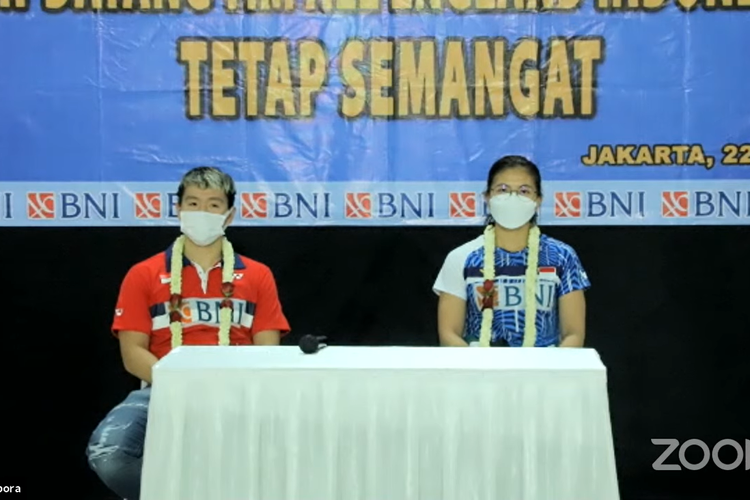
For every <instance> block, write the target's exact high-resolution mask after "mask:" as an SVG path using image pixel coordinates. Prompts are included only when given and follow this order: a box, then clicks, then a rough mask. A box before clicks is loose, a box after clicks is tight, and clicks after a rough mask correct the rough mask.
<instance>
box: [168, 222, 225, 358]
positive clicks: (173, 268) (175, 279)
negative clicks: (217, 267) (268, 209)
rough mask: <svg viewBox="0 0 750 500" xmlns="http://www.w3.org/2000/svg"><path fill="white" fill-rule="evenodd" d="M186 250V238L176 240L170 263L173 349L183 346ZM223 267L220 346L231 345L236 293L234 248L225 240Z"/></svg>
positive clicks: (170, 318) (223, 245)
mask: <svg viewBox="0 0 750 500" xmlns="http://www.w3.org/2000/svg"><path fill="white" fill-rule="evenodd" d="M184 249H185V236H180V237H179V238H177V240H175V242H174V246H173V247H172V261H171V263H170V285H169V291H170V294H171V296H170V299H169V300H170V315H169V330H170V332H171V333H172V349H174V348H175V347H179V346H181V345H182V310H181V309H182V295H181V294H182V261H183V251H184ZM221 254H222V259H223V261H224V262H223V265H222V268H221V282H222V287H221V288H222V293H223V294H224V300H223V301H222V307H221V309H220V311H219V345H222V346H226V345H229V332H230V329H231V327H232V301H231V296H232V294H233V291H234V286H233V284H232V280H233V279H234V248H233V247H232V244H231V243H230V242H229V240H227V239H226V238H224V241H223V243H222V248H221Z"/></svg>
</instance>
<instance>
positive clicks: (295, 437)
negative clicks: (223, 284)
mask: <svg viewBox="0 0 750 500" xmlns="http://www.w3.org/2000/svg"><path fill="white" fill-rule="evenodd" d="M606 380H607V379H606V369H605V367H604V365H603V364H602V362H601V360H600V358H599V356H598V354H597V353H596V352H595V351H593V350H590V349H555V348H551V349H538V348H537V349H534V348H528V349H524V348H505V349H502V348H494V349H481V348H476V349H473V348H468V349H467V348H445V347H440V348H416V347H328V348H325V349H323V350H322V351H320V352H318V353H317V354H312V355H305V354H302V353H301V352H300V350H299V348H297V347H260V346H249V347H213V346H209V347H180V348H178V349H176V350H175V351H173V352H172V353H170V354H169V355H168V356H166V357H165V358H163V359H162V360H161V361H160V362H159V363H158V364H157V365H156V367H155V368H154V386H153V390H152V395H151V403H150V408H149V420H148V426H147V436H146V447H145V457H144V470H143V479H142V491H141V499H142V500H619V493H618V487H617V478H616V472H615V461H614V449H613V443H612V433H611V426H610V417H609V404H608V397H607V381H606Z"/></svg>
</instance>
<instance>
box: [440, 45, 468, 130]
mask: <svg viewBox="0 0 750 500" xmlns="http://www.w3.org/2000/svg"><path fill="white" fill-rule="evenodd" d="M442 90H443V91H442V92H441V93H440V116H443V117H447V116H451V111H452V108H453V102H454V101H455V102H456V104H457V106H458V115H459V116H469V114H470V111H469V92H468V89H467V88H466V66H465V62H464V52H463V41H461V40H449V41H448V43H447V44H446V46H445V72H444V76H443V84H442Z"/></svg>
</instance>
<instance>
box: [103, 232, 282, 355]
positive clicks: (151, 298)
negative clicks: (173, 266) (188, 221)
mask: <svg viewBox="0 0 750 500" xmlns="http://www.w3.org/2000/svg"><path fill="white" fill-rule="evenodd" d="M171 258H172V248H171V247H170V248H169V249H167V250H166V251H165V252H161V253H159V254H157V255H155V256H153V257H151V258H149V259H146V260H144V261H143V262H139V263H138V264H136V265H134V266H133V267H132V268H130V270H129V271H128V273H127V275H126V276H125V279H124V280H123V283H122V286H121V288H120V296H119V298H118V300H117V307H116V309H115V319H114V322H113V324H112V333H114V335H115V336H116V335H117V334H118V332H121V331H136V332H141V333H145V334H147V335H149V336H150V337H151V338H150V343H149V350H150V351H151V352H152V353H153V354H154V355H155V356H156V357H157V358H161V357H163V356H164V355H166V354H167V353H168V352H169V351H170V349H171V347H172V333H171V332H170V330H169V296H170V292H169V283H170V274H169V268H170V260H171ZM221 266H222V263H218V264H217V265H216V266H215V267H214V268H212V269H210V270H208V271H206V272H200V270H199V269H198V268H197V267H196V266H195V265H193V264H192V263H191V262H190V261H189V260H187V259H185V260H184V263H183V269H182V297H183V309H182V317H183V319H182V343H183V345H218V343H219V338H218V334H219V310H220V309H221V301H222V300H223V295H222V293H221ZM232 301H233V303H234V313H233V317H232V327H231V330H230V344H231V345H251V344H253V337H254V336H255V335H256V334H257V333H258V332H262V331H265V330H279V331H280V332H281V333H282V335H284V334H286V333H288V332H289V323H288V322H287V319H286V317H285V316H284V313H283V312H282V310H281V304H280V303H279V297H278V293H277V291H276V283H275V281H274V278H273V274H272V273H271V270H270V269H269V268H268V267H267V266H265V265H263V264H261V263H260V262H256V261H254V260H251V259H248V258H247V257H243V256H241V255H239V254H235V262H234V294H233V296H232Z"/></svg>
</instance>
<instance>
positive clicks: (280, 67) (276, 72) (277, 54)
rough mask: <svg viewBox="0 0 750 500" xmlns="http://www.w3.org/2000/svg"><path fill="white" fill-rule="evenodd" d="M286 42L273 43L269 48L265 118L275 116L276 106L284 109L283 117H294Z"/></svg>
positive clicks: (292, 92)
mask: <svg viewBox="0 0 750 500" xmlns="http://www.w3.org/2000/svg"><path fill="white" fill-rule="evenodd" d="M288 43H289V42H287V41H278V42H274V43H273V45H272V46H271V64H269V68H268V73H269V78H268V88H267V89H266V116H276V115H277V107H278V104H279V103H281V104H282V107H283V108H284V115H285V116H294V114H295V110H294V91H293V90H292V76H291V72H290V70H289V50H288Z"/></svg>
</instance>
